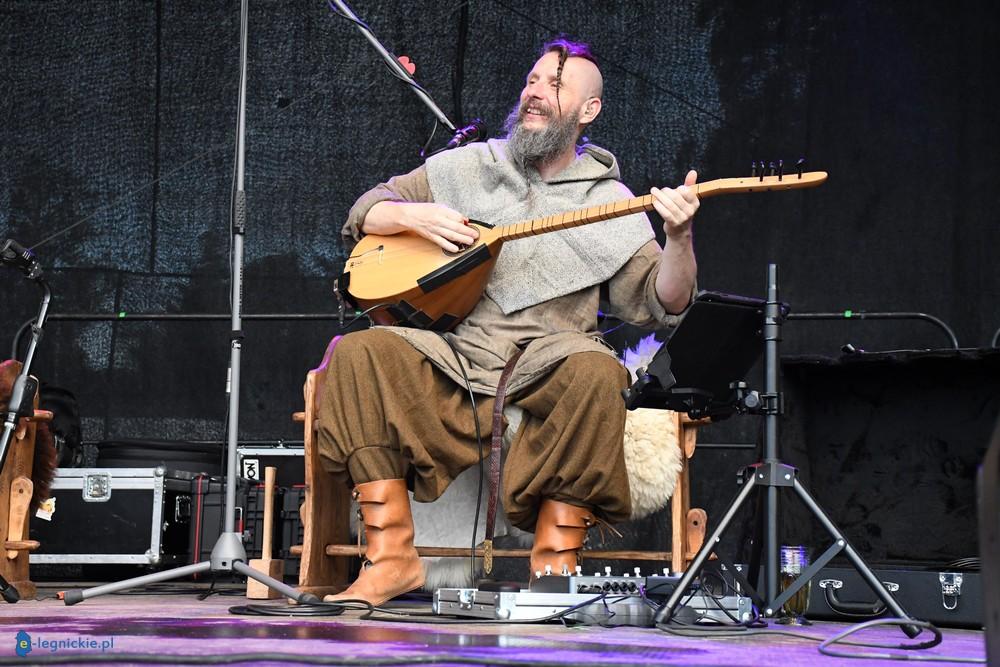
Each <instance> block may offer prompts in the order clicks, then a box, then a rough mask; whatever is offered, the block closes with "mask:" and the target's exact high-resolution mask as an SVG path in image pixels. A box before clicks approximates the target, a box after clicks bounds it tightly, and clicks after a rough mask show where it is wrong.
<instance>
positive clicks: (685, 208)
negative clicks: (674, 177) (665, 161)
mask: <svg viewBox="0 0 1000 667" xmlns="http://www.w3.org/2000/svg"><path fill="white" fill-rule="evenodd" d="M697 182H698V172H696V171H695V170H694V169H692V170H691V171H689V172H688V173H687V176H686V177H685V178H684V185H681V186H679V187H677V188H675V189H670V188H667V189H665V190H661V189H660V188H653V189H651V190H650V191H649V192H650V194H652V195H653V208H655V209H656V212H657V213H659V214H660V217H662V218H663V232H664V233H665V234H666V235H667V238H668V239H672V240H679V239H681V238H683V237H685V236H689V235H690V234H691V222H692V221H693V220H694V214H695V213H696V212H697V211H698V206H699V205H700V202H699V200H698V195H697V194H695V191H694V188H693V187H692V186H693V185H694V184H695V183H697Z"/></svg>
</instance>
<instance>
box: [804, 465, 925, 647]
mask: <svg viewBox="0 0 1000 667" xmlns="http://www.w3.org/2000/svg"><path fill="white" fill-rule="evenodd" d="M793 488H794V489H795V492H796V493H797V494H799V497H800V498H801V499H802V502H803V503H805V505H806V507H807V508H809V511H810V512H812V514H813V516H815V517H816V519H817V520H819V522H820V523H821V524H823V527H824V528H826V530H827V532H828V533H830V535H832V536H833V539H835V540H842V541H843V542H844V553H845V554H846V555H847V557H848V558H849V559H850V561H851V564H852V565H854V569H855V570H857V572H858V574H860V575H861V578H862V579H864V580H865V583H867V584H868V586H869V587H870V588H871V589H872V591H873V592H874V593H875V595H877V596H879V598H881V599H882V602H884V603H885V606H886V607H887V608H888V609H889V610H890V611H892V613H893V615H895V616H896V617H897V618H905V619H907V620H911V621H912V620H915V619H914V618H913V617H912V616H910V615H909V614H907V613H906V611H905V610H904V609H903V608H902V607H901V606H900V604H899V602H897V601H896V598H895V597H893V595H892V593H890V592H889V591H888V590H886V587H885V586H883V585H882V582H881V581H879V580H878V577H876V576H875V573H874V572H872V570H871V568H870V567H868V564H867V563H866V562H865V561H864V559H863V558H862V557H861V555H860V554H858V552H857V551H855V550H854V547H853V546H852V545H851V543H850V542H849V541H848V539H847V538H846V537H845V536H844V534H843V533H842V532H840V529H839V528H837V526H836V525H835V524H834V523H833V521H831V520H830V517H828V516H827V515H826V512H824V511H823V508H821V507H820V506H819V503H817V502H816V499H815V498H813V497H812V495H811V494H810V493H809V492H808V491H807V490H806V488H805V487H804V486H802V483H801V482H799V480H798V479H796V480H795V483H794V484H793ZM901 627H902V629H903V632H904V633H906V636H907V637H910V638H911V639H912V638H914V637H916V636H917V635H919V634H920V632H921V630H920V628H918V627H917V626H915V625H903V626H901Z"/></svg>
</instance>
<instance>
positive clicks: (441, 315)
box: [337, 171, 827, 331]
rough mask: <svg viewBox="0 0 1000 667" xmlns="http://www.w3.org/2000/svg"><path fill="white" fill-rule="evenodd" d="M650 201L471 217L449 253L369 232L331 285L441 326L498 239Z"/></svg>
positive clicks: (758, 181) (472, 293) (456, 318)
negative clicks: (496, 222)
mask: <svg viewBox="0 0 1000 667" xmlns="http://www.w3.org/2000/svg"><path fill="white" fill-rule="evenodd" d="M826 177H827V174H826V172H825V171H814V172H806V173H803V174H787V175H784V176H750V177H745V178H720V179H717V180H714V181H706V182H704V183H698V184H696V185H694V186H692V188H693V189H694V190H695V192H696V193H697V195H698V198H699V199H705V198H706V197H713V196H715V195H724V194H733V193H739V192H766V191H780V190H796V189H799V188H810V187H815V186H817V185H820V184H822V183H823V182H824V181H826ZM652 208H653V195H643V196H641V197H633V198H631V199H622V200H619V201H616V202H610V203H607V204H601V205H599V206H591V207H589V208H585V209H580V210H577V211H570V212H568V213H559V214H556V215H548V216H545V217H541V218H533V219H531V220H525V221H523V222H518V223H515V224H512V225H504V226H502V227H495V226H493V225H491V224H489V223H485V222H479V221H475V220H473V221H470V224H475V225H477V226H478V228H479V239H477V240H476V242H475V243H474V244H473V245H471V246H469V247H467V248H464V249H462V250H460V251H459V252H448V251H446V250H444V249H442V248H441V247H440V246H438V245H437V244H435V243H433V242H432V241H428V240H427V239H425V238H423V237H421V236H418V235H417V234H415V233H412V232H402V233H400V234H393V235H392V236H379V235H376V234H369V235H367V236H365V237H364V238H362V239H361V241H360V242H359V243H358V245H357V246H356V247H355V248H354V251H353V252H352V253H351V256H350V257H349V258H348V259H347V263H346V265H345V267H344V275H343V276H342V277H341V279H340V280H338V281H337V282H338V285H337V289H338V290H339V292H340V294H341V295H342V296H343V297H344V298H346V300H347V301H348V302H349V303H351V304H353V305H355V306H357V307H358V308H362V309H365V310H369V309H370V310H371V312H370V316H371V318H372V320H374V321H375V322H376V323H378V324H399V325H404V326H413V327H419V328H421V329H433V330H436V331H448V330H450V329H452V328H454V327H455V325H457V324H458V323H459V322H461V321H462V319H463V318H464V317H465V316H466V315H468V314H469V312H470V311H471V310H472V309H473V308H474V307H475V305H476V303H478V302H479V299H480V298H481V297H482V294H483V290H484V289H485V288H486V283H487V281H488V280H489V277H490V273H491V271H492V270H493V265H494V264H495V263H496V260H497V256H498V255H499V253H500V249H501V247H502V246H503V244H504V243H506V242H508V241H515V240H517V239H522V238H525V237H527V236H535V235H536V234H548V233H550V232H558V231H560V230H563V229H569V228H571V227H578V226H580V225H588V224H591V223H594V222H601V221H603V220H610V219H611V218H618V217H621V216H625V215H629V214H632V213H640V212H643V211H649V210H652Z"/></svg>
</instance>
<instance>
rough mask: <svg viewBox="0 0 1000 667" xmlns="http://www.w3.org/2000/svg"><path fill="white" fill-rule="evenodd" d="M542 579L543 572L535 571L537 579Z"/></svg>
mask: <svg viewBox="0 0 1000 667" xmlns="http://www.w3.org/2000/svg"><path fill="white" fill-rule="evenodd" d="M541 578H542V571H541V570H535V579H541Z"/></svg>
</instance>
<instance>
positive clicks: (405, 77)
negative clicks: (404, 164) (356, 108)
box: [328, 0, 486, 158]
mask: <svg viewBox="0 0 1000 667" xmlns="http://www.w3.org/2000/svg"><path fill="white" fill-rule="evenodd" d="M328 1H329V4H330V8H331V9H334V7H336V9H334V11H335V12H336V13H339V14H340V15H341V16H343V17H344V18H346V19H347V20H348V21H350V22H351V23H353V24H354V25H355V26H356V27H357V29H358V30H360V31H361V34H362V35H364V37H365V39H367V40H368V42H369V43H370V44H371V45H372V47H373V48H374V49H375V51H377V52H378V54H379V55H380V56H381V57H382V60H384V61H385V64H386V65H388V66H389V69H390V70H392V72H393V74H394V75H395V76H396V77H397V78H398V79H400V80H401V81H403V82H404V83H406V84H407V85H409V86H410V88H412V89H413V92H414V93H416V95H417V97H418V98H420V101H421V102H423V103H424V105H426V106H427V108H428V109H430V111H431V113H432V114H434V117H435V118H437V121H438V122H439V123H441V124H442V125H444V126H445V127H446V128H448V130H450V131H451V132H452V137H451V139H449V140H448V143H447V145H445V146H442V147H441V148H439V149H437V150H436V151H433V152H431V153H426V152H425V151H426V149H427V146H424V150H421V152H420V157H423V158H427V157H430V156H431V155H436V154H437V153H441V152H444V151H446V150H450V149H452V148H458V147H459V146H464V145H465V144H468V143H472V142H475V141H482V140H484V139H485V138H486V137H485V135H486V126H485V125H484V124H483V122H482V121H481V120H480V119H478V118H477V119H475V120H474V121H472V123H470V124H469V125H467V126H465V127H460V128H456V127H455V124H454V123H452V122H451V121H450V120H448V116H446V115H445V114H444V112H443V111H441V109H440V108H438V105H437V104H435V103H434V100H432V99H431V95H430V93H428V92H427V90H426V89H425V88H424V87H423V86H421V85H420V84H419V83H417V82H416V81H415V80H414V79H413V77H412V76H411V75H410V73H409V72H408V71H407V70H406V68H405V67H403V66H402V65H401V64H400V62H399V58H397V57H396V56H395V55H393V54H392V53H391V52H390V51H389V50H388V49H387V48H385V46H384V45H383V44H382V42H380V41H379V40H378V37H376V36H375V33H374V32H373V31H372V29H371V27H370V26H369V25H368V24H367V23H365V22H364V21H362V20H361V19H359V18H358V16H357V14H355V13H354V12H353V11H351V8H350V7H348V6H347V4H346V3H345V2H344V0H328ZM433 138H434V133H433V132H431V139H433ZM430 141H431V140H430V139H428V140H427V143H428V144H430Z"/></svg>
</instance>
